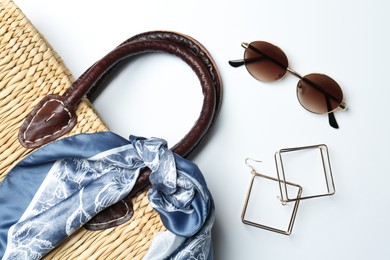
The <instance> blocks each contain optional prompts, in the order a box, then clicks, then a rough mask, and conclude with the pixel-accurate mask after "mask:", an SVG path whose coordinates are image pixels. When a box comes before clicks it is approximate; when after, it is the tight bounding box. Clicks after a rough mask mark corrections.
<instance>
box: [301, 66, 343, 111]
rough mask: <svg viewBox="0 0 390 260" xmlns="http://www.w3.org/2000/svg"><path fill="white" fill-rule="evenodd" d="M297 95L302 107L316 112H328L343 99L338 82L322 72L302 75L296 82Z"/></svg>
mask: <svg viewBox="0 0 390 260" xmlns="http://www.w3.org/2000/svg"><path fill="white" fill-rule="evenodd" d="M297 95H298V100H299V102H300V103H301V105H302V106H303V107H304V108H306V109H307V110H309V111H310V112H313V113H317V114H324V113H329V112H331V111H333V110H335V109H336V108H337V107H338V106H339V105H340V103H341V102H342V101H343V92H342V90H341V88H340V86H339V84H337V82H336V81H334V80H333V79H332V78H330V77H328V76H326V75H324V74H316V73H313V74H309V75H306V76H304V77H303V78H302V79H301V80H300V81H299V82H298V86H297Z"/></svg>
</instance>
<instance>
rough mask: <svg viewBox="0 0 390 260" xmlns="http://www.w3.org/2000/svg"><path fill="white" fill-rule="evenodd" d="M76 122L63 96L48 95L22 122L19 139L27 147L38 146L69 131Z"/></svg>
mask: <svg viewBox="0 0 390 260" xmlns="http://www.w3.org/2000/svg"><path fill="white" fill-rule="evenodd" d="M75 124H76V116H75V114H74V111H73V109H72V108H70V107H69V105H67V103H66V102H65V101H64V98H63V97H62V96H59V95H48V96H46V97H45V98H43V99H42V100H41V101H40V102H39V103H38V105H37V106H36V107H35V108H34V110H33V111H32V112H31V113H30V115H29V116H28V117H27V118H26V120H25V121H24V122H23V125H22V126H21V128H20V131H19V141H20V143H21V144H22V145H23V146H25V147H27V148H35V147H39V146H41V145H42V144H45V143H48V142H51V141H54V140H56V139H57V138H58V137H60V136H62V135H64V134H65V133H67V132H69V131H70V130H71V129H72V128H73V126H74V125H75Z"/></svg>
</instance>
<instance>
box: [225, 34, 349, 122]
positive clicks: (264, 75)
mask: <svg viewBox="0 0 390 260" xmlns="http://www.w3.org/2000/svg"><path fill="white" fill-rule="evenodd" d="M241 46H242V47H243V48H245V53H244V59H241V60H232V61H229V64H230V65H231V66H232V67H235V68H237V67H240V66H242V65H245V67H246V68H247V70H248V72H249V73H250V74H251V75H252V76H253V77H254V78H255V79H257V80H260V81H263V82H272V81H276V80H279V79H281V78H283V77H284V76H285V75H286V73H287V72H290V73H291V74H292V75H294V76H295V77H297V78H299V81H298V84H297V97H298V101H299V103H301V105H302V106H303V107H304V108H305V109H306V110H308V111H310V112H312V113H315V114H328V117H329V124H330V125H331V126H332V127H333V128H339V126H338V124H337V121H336V118H335V116H334V114H333V112H334V111H335V110H336V109H338V108H341V109H343V110H345V109H347V105H346V104H345V102H344V101H343V92H342V90H341V88H340V86H339V84H337V82H336V81H334V80H333V79H332V78H331V77H329V76H326V75H324V74H319V73H311V74H308V75H306V76H301V75H300V74H299V73H298V72H296V71H294V70H292V69H291V68H289V67H288V59H287V56H286V54H285V53H284V52H283V51H282V50H281V49H280V48H279V47H277V46H275V45H273V44H271V43H268V42H264V41H255V42H251V43H250V44H248V43H242V44H241Z"/></svg>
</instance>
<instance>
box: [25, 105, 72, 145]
mask: <svg viewBox="0 0 390 260" xmlns="http://www.w3.org/2000/svg"><path fill="white" fill-rule="evenodd" d="M53 101H56V102H58V103H60V104H61V106H62V107H63V108H64V110H65V111H66V112H67V113H68V115H69V121H68V123H67V124H66V125H65V126H64V127H62V128H61V129H59V130H57V131H55V132H54V133H52V134H49V135H45V136H44V137H41V138H38V139H36V140H34V141H29V140H27V136H26V134H27V131H28V129H29V128H30V127H31V125H32V123H33V122H34V119H35V118H36V117H37V115H38V114H39V112H41V110H42V109H44V107H45V106H46V105H47V103H49V102H53ZM52 117H53V115H52V116H51V117H50V118H52ZM50 118H49V119H47V120H46V121H45V122H47V121H49V120H50ZM71 121H72V113H71V112H70V110H69V109H67V108H66V107H65V104H64V102H63V101H61V100H58V99H55V98H52V99H49V100H48V101H46V102H45V103H44V104H43V105H42V107H41V108H40V109H39V110H38V111H37V112H36V113H35V115H34V117H33V118H32V119H31V121H30V123H29V124H28V126H27V127H26V130H25V131H24V132H23V140H24V141H25V142H26V143H36V142H39V141H41V140H43V139H46V138H49V137H51V136H53V135H55V134H57V133H59V132H61V131H62V130H63V129H64V128H66V127H68V126H69V125H70V122H71Z"/></svg>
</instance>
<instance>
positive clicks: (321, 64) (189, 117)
mask: <svg viewBox="0 0 390 260" xmlns="http://www.w3.org/2000/svg"><path fill="white" fill-rule="evenodd" d="M15 2H16V4H18V5H19V7H20V8H21V9H22V10H23V12H24V13H25V14H26V15H27V17H29V18H30V20H31V21H32V22H33V24H34V25H35V26H36V27H37V28H38V30H39V31H40V32H41V33H42V34H43V35H44V36H45V37H46V38H47V40H48V41H49V42H50V43H51V45H52V46H53V47H54V49H55V50H56V51H57V52H58V53H59V55H60V56H61V57H62V58H63V60H64V61H65V63H66V65H67V66H68V68H69V69H70V71H71V72H72V73H73V75H74V76H75V77H78V76H80V75H81V73H83V72H84V70H86V69H87V68H88V67H89V66H90V65H92V64H93V63H94V62H95V61H97V60H98V59H99V58H101V57H102V56H103V55H105V54H106V53H107V52H109V51H110V50H111V49H113V48H114V47H115V46H117V45H118V44H120V43H121V42H122V41H124V40H125V39H127V38H129V37H131V36H133V35H135V34H137V33H141V32H144V31H149V30H172V31H178V32H180V33H184V34H187V35H190V36H192V37H194V38H195V39H197V40H198V41H200V42H201V43H202V44H203V45H204V46H205V47H206V48H207V49H208V50H209V51H210V53H211V54H212V56H213V58H214V59H215V62H216V63H217V65H218V68H219V70H220V73H221V77H222V80H223V86H224V93H223V104H222V110H221V112H220V114H219V117H218V120H217V122H216V124H215V126H214V129H213V131H212V134H211V136H210V138H208V140H207V142H206V143H205V144H204V145H203V146H202V147H201V149H199V150H198V151H197V153H196V154H195V155H193V156H192V160H193V161H194V162H195V163H197V164H198V166H199V167H200V168H201V170H202V171H203V173H204V174H205V176H206V179H207V182H208V185H209V188H210V190H211V192H212V194H213V196H214V199H215V203H216V209H217V220H216V223H215V227H214V249H215V258H216V259H224V260H225V259H226V260H236V259H317V260H319V259H390V250H389V247H388V244H389V232H390V209H389V206H390V205H389V202H390V172H389V170H388V161H389V152H388V149H389V147H390V138H389V132H390V131H389V130H390V124H389V114H388V113H389V112H390V102H389V99H390V87H389V85H390V82H389V76H388V74H389V63H390V50H389V46H390V37H389V36H390V35H389V34H390V30H389V29H390V28H389V25H390V15H389V13H390V2H388V1H386V0H370V1H368V0H367V1H363V0H345V1H342V0H327V1H309V0H307V1H305V0H295V1H288V0H268V1H265V0H262V1H260V0H257V1H254V0H253V1H250V0H240V1H234V2H233V1H222V0H218V1H210V0H200V1H199V0H198V1H190V0H189V1H179V0H175V1H172V0H165V1H158V0H147V1H145V0H144V1H124V0H121V1H120V0H117V1H115V0H111V1H92V0H90V1H78V0H66V1H49V0H35V1H30V0H15ZM253 40H265V41H269V42H272V43H274V44H276V45H278V46H279V47H281V48H282V49H283V50H284V51H285V52H286V54H287V56H288V57H289V61H290V66H291V67H292V68H293V69H295V70H297V71H298V72H300V73H301V74H306V73H311V72H322V73H326V74H328V75H330V76H331V77H333V78H334V79H335V80H336V81H337V82H338V83H339V84H340V85H341V87H342V89H343V91H344V96H345V101H346V102H347V104H348V106H349V109H348V110H347V111H337V112H336V113H335V115H336V118H337V120H338V123H339V125H340V129H338V130H335V129H332V128H331V127H330V126H329V125H328V123H327V117H326V116H319V115H314V114H311V113H309V112H307V111H306V110H304V109H303V108H302V107H301V106H300V105H299V103H298V101H297V99H296V95H295V91H296V90H295V88H296V83H297V80H296V78H295V77H293V76H291V75H287V77H285V78H284V79H283V80H281V81H278V82H276V83H272V84H264V83H261V82H258V81H256V80H255V79H253V78H252V77H251V76H250V75H249V74H248V73H247V71H246V69H245V68H239V69H234V68H232V67H230V66H229V64H228V60H230V59H239V58H241V57H242V55H243V49H242V48H241V47H240V44H241V42H242V41H249V42H250V41H253ZM201 100H202V97H201V91H200V87H199V84H198V82H197V79H196V77H195V75H194V74H193V73H192V71H191V70H190V69H189V68H188V66H187V65H185V64H184V63H183V62H182V61H180V60H179V59H177V58H175V57H171V56H169V55H164V54H155V55H146V56H145V57H144V58H142V59H137V60H136V61H134V62H132V63H131V64H130V65H129V66H127V67H126V68H125V69H124V70H123V71H122V73H121V74H119V76H118V78H117V80H115V82H113V84H112V86H111V85H110V86H109V87H108V88H107V89H106V90H105V91H104V93H103V94H102V95H101V96H100V97H99V99H98V100H96V102H95V105H96V108H97V110H98V111H99V113H101V115H102V117H103V118H104V119H105V121H106V122H107V123H108V125H109V126H110V128H111V129H112V130H113V131H114V132H117V133H120V134H121V135H123V136H128V135H129V134H136V135H141V136H146V137H149V136H158V137H163V138H165V139H167V140H168V142H169V143H170V144H171V145H173V144H174V143H175V142H176V141H177V140H179V139H180V138H181V137H182V136H183V135H184V133H185V132H186V131H187V130H188V129H189V127H190V126H191V125H192V123H193V122H194V121H195V118H196V117H197V115H198V113H199V109H200V106H201ZM318 143H325V144H327V145H328V147H329V153H330V158H331V163H332V169H333V175H334V180H335V185H336V194H335V195H334V196H330V197H324V198H318V199H313V200H306V201H303V202H301V204H300V207H299V209H298V215H297V219H296V222H295V226H294V229H293V233H292V235H291V236H284V235H280V234H276V233H273V232H269V231H265V230H262V229H257V228H254V227H251V226H247V225H244V224H243V223H242V222H241V219H240V216H241V210H242V207H243V202H244V199H245V195H246V192H247V188H248V184H249V180H250V169H249V168H248V167H247V166H246V165H245V163H244V160H245V158H246V157H251V158H254V159H259V160H262V161H263V162H262V163H261V164H256V169H257V170H258V171H261V172H263V173H266V174H268V175H272V176H275V165H274V161H273V154H274V152H275V151H277V150H279V149H281V148H286V147H293V146H302V145H310V144H318ZM302 167H304V168H305V167H306V165H302ZM263 210H264V211H267V208H264V209H263Z"/></svg>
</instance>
